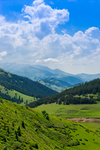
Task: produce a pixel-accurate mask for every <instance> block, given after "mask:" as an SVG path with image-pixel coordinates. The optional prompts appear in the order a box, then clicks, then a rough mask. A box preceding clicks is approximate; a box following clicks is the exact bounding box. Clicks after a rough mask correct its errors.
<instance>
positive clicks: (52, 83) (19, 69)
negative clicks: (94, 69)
mask: <svg viewBox="0 0 100 150" xmlns="http://www.w3.org/2000/svg"><path fill="white" fill-rule="evenodd" d="M1 66H2V67H3V68H4V69H6V70H7V71H8V72H10V73H13V74H16V75H19V76H23V77H27V78H29V79H31V80H33V81H38V82H40V83H41V84H43V85H45V86H47V87H49V88H51V89H53V90H56V91H57V92H59V91H62V90H64V89H66V88H69V87H72V86H74V85H77V84H80V83H84V82H86V81H91V80H93V79H96V78H100V74H85V73H81V74H77V75H74V74H70V73H67V72H64V71H62V70H60V69H50V68H49V67H47V66H41V65H20V64H19V65H18V64H7V65H6V67H4V66H5V65H4V66H3V65H1Z"/></svg>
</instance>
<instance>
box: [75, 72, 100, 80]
mask: <svg viewBox="0 0 100 150" xmlns="http://www.w3.org/2000/svg"><path fill="white" fill-rule="evenodd" d="M77 76H78V77H80V78H82V79H83V80H85V81H91V80H93V79H97V78H100V73H98V74H85V73H81V74H77Z"/></svg>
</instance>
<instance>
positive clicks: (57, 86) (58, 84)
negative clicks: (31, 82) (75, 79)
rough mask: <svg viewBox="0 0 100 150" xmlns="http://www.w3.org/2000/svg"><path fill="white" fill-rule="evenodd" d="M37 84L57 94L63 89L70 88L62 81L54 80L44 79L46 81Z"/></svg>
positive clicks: (69, 85)
mask: <svg viewBox="0 0 100 150" xmlns="http://www.w3.org/2000/svg"><path fill="white" fill-rule="evenodd" d="M39 83H41V84H43V85H45V86H47V87H48V88H51V89H53V90H55V91H58V92H59V91H63V90H64V89H66V88H68V87H71V84H69V83H67V82H65V81H62V80H58V79H55V78H46V79H43V80H40V81H39Z"/></svg>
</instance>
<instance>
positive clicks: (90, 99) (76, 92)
mask: <svg viewBox="0 0 100 150" xmlns="http://www.w3.org/2000/svg"><path fill="white" fill-rule="evenodd" d="M95 94H96V96H95ZM96 100H98V101H100V79H95V80H93V81H90V82H86V83H83V84H80V85H77V86H74V87H73V88H69V89H66V90H64V91H62V92H61V93H58V94H56V95H53V96H50V97H46V98H42V99H40V100H39V101H37V102H32V103H30V104H29V106H30V107H36V106H39V105H41V104H48V103H55V102H56V103H57V104H62V103H63V104H64V105H69V104H96Z"/></svg>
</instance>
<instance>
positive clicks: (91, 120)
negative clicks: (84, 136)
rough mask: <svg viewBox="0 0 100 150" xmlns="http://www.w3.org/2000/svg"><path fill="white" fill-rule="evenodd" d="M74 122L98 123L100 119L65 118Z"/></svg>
mask: <svg viewBox="0 0 100 150" xmlns="http://www.w3.org/2000/svg"><path fill="white" fill-rule="evenodd" d="M66 119H68V120H72V121H75V122H94V123H100V118H66Z"/></svg>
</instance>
